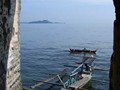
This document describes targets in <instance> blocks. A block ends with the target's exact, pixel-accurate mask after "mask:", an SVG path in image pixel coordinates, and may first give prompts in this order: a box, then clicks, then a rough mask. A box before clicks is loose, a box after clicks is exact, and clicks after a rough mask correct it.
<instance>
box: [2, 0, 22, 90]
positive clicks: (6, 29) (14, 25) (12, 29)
mask: <svg viewBox="0 0 120 90" xmlns="http://www.w3.org/2000/svg"><path fill="white" fill-rule="evenodd" d="M19 12H20V0H0V90H21V89H22V88H21V77H20V44H19V15H20V14H19Z"/></svg>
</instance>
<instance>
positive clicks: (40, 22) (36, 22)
mask: <svg viewBox="0 0 120 90" xmlns="http://www.w3.org/2000/svg"><path fill="white" fill-rule="evenodd" d="M21 23H22V24H65V23H64V22H51V21H49V20H42V21H41V20H38V21H30V22H21Z"/></svg>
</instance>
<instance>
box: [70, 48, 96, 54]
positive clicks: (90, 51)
mask: <svg viewBox="0 0 120 90" xmlns="http://www.w3.org/2000/svg"><path fill="white" fill-rule="evenodd" d="M70 52H71V53H82V52H84V53H94V54H95V53H96V50H84V49H83V50H80V49H70Z"/></svg>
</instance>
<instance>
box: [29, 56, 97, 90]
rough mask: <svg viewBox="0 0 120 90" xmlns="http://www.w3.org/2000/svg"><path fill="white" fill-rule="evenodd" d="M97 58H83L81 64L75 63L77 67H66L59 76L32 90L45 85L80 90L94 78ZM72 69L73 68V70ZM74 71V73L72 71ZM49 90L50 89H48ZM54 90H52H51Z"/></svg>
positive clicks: (37, 85) (41, 82) (39, 82)
mask: <svg viewBox="0 0 120 90" xmlns="http://www.w3.org/2000/svg"><path fill="white" fill-rule="evenodd" d="M94 60H95V57H93V56H90V57H85V56H84V57H83V60H82V61H81V62H75V65H74V66H73V65H64V66H65V67H66V68H65V69H64V70H63V71H62V72H60V73H59V74H57V75H55V76H53V77H51V78H49V79H47V80H45V81H38V80H36V81H37V82H38V83H37V84H35V85H33V86H32V87H31V88H32V89H34V88H36V87H39V86H41V85H44V84H51V85H53V86H54V85H56V86H60V87H61V89H60V90H78V89H81V88H82V87H83V86H84V85H86V84H87V83H88V82H89V81H90V80H91V78H92V71H93V68H94V65H93V61H94ZM76 64H77V65H76ZM71 67H72V68H71ZM69 69H70V71H69ZM71 69H72V71H71ZM47 90H48V89H47ZM50 90H52V89H50Z"/></svg>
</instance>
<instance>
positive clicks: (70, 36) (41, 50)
mask: <svg viewBox="0 0 120 90" xmlns="http://www.w3.org/2000/svg"><path fill="white" fill-rule="evenodd" d="M20 32H21V36H20V37H21V38H20V39H21V72H22V82H23V85H24V86H28V87H30V86H32V85H34V84H35V82H34V81H33V79H36V80H45V79H47V78H49V77H50V75H48V74H46V73H59V72H60V71H62V70H63V69H64V65H65V64H69V65H74V62H75V61H79V60H80V58H81V55H80V54H77V55H74V54H70V53H69V48H81V49H82V48H88V49H98V50H97V54H96V60H95V65H96V67H97V68H102V69H109V66H110V56H111V54H112V37H113V36H112V27H110V26H99V25H98V26H96V25H95V26H85V25H81V26H80V25H69V24H21V31H20ZM108 75H109V72H108V71H100V70H95V71H94V72H93V78H92V81H91V87H92V88H88V90H108V87H109V82H108V80H109V79H108V77H109V76H108ZM104 81H105V82H104ZM36 90H42V89H41V88H37V89H36ZM56 90H57V89H56Z"/></svg>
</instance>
